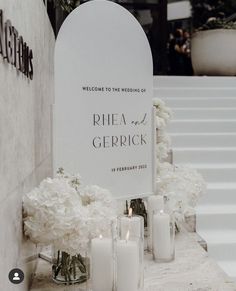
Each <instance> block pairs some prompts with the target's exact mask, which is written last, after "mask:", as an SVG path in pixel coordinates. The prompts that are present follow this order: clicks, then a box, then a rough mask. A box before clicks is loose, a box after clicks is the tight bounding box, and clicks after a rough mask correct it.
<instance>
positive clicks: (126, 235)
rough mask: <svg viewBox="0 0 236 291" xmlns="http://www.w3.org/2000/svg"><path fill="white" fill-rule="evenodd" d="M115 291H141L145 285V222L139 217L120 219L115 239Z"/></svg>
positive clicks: (127, 216) (125, 216) (121, 217)
mask: <svg viewBox="0 0 236 291" xmlns="http://www.w3.org/2000/svg"><path fill="white" fill-rule="evenodd" d="M114 251H115V274H116V275H115V286H114V290H115V291H141V290H143V283H144V280H143V278H144V268H143V254H144V220H143V217H142V216H138V215H132V216H129V215H123V216H120V217H118V225H117V237H116V239H115V247H114Z"/></svg>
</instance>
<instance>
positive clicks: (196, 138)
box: [171, 134, 236, 147]
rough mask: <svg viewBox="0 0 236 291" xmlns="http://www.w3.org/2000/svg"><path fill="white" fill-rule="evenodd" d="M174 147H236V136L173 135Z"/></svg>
mask: <svg viewBox="0 0 236 291" xmlns="http://www.w3.org/2000/svg"><path fill="white" fill-rule="evenodd" d="M171 140H172V145H173V147H235V146H236V135H177V134H176V135H175V134H174V135H171Z"/></svg>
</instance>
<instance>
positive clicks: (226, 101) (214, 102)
mask: <svg viewBox="0 0 236 291" xmlns="http://www.w3.org/2000/svg"><path fill="white" fill-rule="evenodd" d="M161 99H162V100H163V101H164V102H165V103H166V105H167V106H169V107H170V108H172V109H173V108H179V107H180V108H184V107H185V108H191V107H196V108H200V107H202V108H206V107H210V108H219V107H229V108H232V107H236V98H214V99H213V98H208V97H206V98H168V97H166V98H165V97H164V98H161Z"/></svg>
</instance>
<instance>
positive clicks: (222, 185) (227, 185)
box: [207, 183, 236, 190]
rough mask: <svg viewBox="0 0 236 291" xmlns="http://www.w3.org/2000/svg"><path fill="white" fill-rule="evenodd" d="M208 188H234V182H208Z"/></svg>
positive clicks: (235, 185)
mask: <svg viewBox="0 0 236 291" xmlns="http://www.w3.org/2000/svg"><path fill="white" fill-rule="evenodd" d="M207 188H208V189H235V190H236V183H208V184H207Z"/></svg>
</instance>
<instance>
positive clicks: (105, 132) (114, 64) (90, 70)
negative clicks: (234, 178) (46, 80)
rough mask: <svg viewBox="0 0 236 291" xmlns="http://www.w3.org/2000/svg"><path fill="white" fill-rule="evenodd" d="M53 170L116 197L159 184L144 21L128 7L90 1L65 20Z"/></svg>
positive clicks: (57, 52)
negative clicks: (79, 178)
mask: <svg viewBox="0 0 236 291" xmlns="http://www.w3.org/2000/svg"><path fill="white" fill-rule="evenodd" d="M55 96H56V97H55V106H54V148H53V150H54V169H55V170H56V169H57V168H58V167H63V168H65V170H66V171H68V172H72V173H77V172H79V173H80V175H81V176H82V181H83V183H85V184H97V185H99V186H101V187H104V188H107V189H109V190H110V191H111V192H112V193H113V194H114V196H115V197H117V198H128V197H130V198H132V197H140V196H142V197H143V196H148V195H150V194H151V193H152V192H153V185H154V176H155V175H154V172H155V171H154V165H153V163H154V161H153V160H154V158H153V157H154V148H153V147H154V142H153V114H152V96H153V76H152V57H151V51H150V47H149V44H148V41H147V38H146V35H145V33H144V31H143V30H142V27H141V26H140V25H139V23H138V22H137V20H136V19H135V18H134V17H133V16H132V15H131V14H130V13H129V12H128V11H127V10H126V9H124V8H122V7H121V6H119V5H117V4H115V3H113V2H110V1H97V0H94V1H90V2H87V3H85V4H83V5H81V6H80V7H78V8H77V9H75V10H74V11H73V12H72V13H71V14H70V15H69V16H68V17H67V19H66V20H65V22H64V23H63V25H62V27H61V30H60V32H59V35H58V38H57V41H56V48H55Z"/></svg>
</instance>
